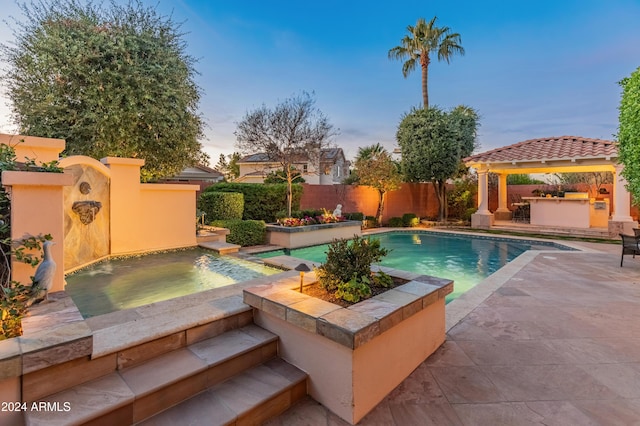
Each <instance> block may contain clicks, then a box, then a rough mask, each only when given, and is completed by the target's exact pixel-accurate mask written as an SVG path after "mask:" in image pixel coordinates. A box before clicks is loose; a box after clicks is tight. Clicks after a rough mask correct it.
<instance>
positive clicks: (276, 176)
mask: <svg viewBox="0 0 640 426" xmlns="http://www.w3.org/2000/svg"><path fill="white" fill-rule="evenodd" d="M293 169H294V170H293V176H294V177H293V180H292V181H291V182H292V183H304V182H305V180H304V178H303V177H302V173H300V171H299V170H297V169H296V168H295V167H294V168H293ZM286 181H287V174H286V173H285V172H284V170H272V171H270V172H269V174H267V177H265V178H264V183H284V182H286Z"/></svg>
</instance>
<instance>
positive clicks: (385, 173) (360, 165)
mask: <svg viewBox="0 0 640 426" xmlns="http://www.w3.org/2000/svg"><path fill="white" fill-rule="evenodd" d="M355 168H356V170H355V173H356V174H357V177H358V179H357V184H358V185H366V186H371V187H373V188H374V189H376V190H377V191H378V211H377V213H376V219H377V220H378V223H380V224H382V213H383V211H384V201H385V195H386V193H387V192H389V191H395V190H396V189H398V188H400V184H401V183H402V175H401V174H400V171H399V170H398V164H396V162H395V161H393V159H392V158H391V155H390V154H389V153H388V152H387V150H386V149H384V148H383V147H382V146H381V145H380V144H375V145H371V146H368V147H365V148H359V149H358V156H357V158H356V163H355Z"/></svg>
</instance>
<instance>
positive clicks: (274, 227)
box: [267, 220, 362, 234]
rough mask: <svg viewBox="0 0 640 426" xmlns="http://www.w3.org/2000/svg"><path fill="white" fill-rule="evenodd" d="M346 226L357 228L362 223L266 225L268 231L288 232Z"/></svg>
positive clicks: (351, 221) (353, 221)
mask: <svg viewBox="0 0 640 426" xmlns="http://www.w3.org/2000/svg"><path fill="white" fill-rule="evenodd" d="M348 226H357V227H358V229H359V228H360V227H361V226H362V223H360V222H358V221H357V220H346V221H344V222H335V223H316V224H314V225H305V226H282V225H273V224H268V225H267V231H268V232H285V233H288V234H291V233H295V232H312V231H317V230H318V229H329V228H344V227H348Z"/></svg>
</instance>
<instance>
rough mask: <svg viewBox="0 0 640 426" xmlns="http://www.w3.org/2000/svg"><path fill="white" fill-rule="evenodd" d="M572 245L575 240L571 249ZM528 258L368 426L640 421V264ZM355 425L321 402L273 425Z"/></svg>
mask: <svg viewBox="0 0 640 426" xmlns="http://www.w3.org/2000/svg"><path fill="white" fill-rule="evenodd" d="M561 243H563V244H565V242H561ZM571 245H573V246H580V247H582V248H584V249H585V250H587V251H586V252H559V251H555V252H551V251H547V252H538V253H535V252H528V253H525V254H523V255H522V256H521V257H519V258H518V259H516V260H515V261H514V262H512V263H511V264H509V265H508V266H507V267H505V268H503V269H502V270H501V271H500V272H499V273H498V274H494V275H492V276H491V277H490V278H489V279H488V280H487V281H485V282H484V283H483V285H480V286H478V287H476V288H475V289H473V290H471V291H470V292H468V293H466V294H465V295H463V296H461V297H460V298H459V299H457V300H455V301H453V302H451V303H450V304H449V305H447V340H446V342H445V344H444V345H443V346H442V347H441V348H440V349H438V351H436V353H434V354H433V355H432V356H431V357H429V358H428V359H427V360H426V361H425V362H423V363H422V364H421V365H420V366H419V367H418V368H417V369H416V370H414V372H413V373H412V374H411V375H410V376H409V377H408V378H407V379H405V380H404V381H403V382H402V383H401V384H400V385H399V386H398V387H397V388H396V389H395V390H394V391H393V392H392V393H391V394H389V395H388V396H387V397H386V398H385V399H384V400H383V401H382V402H381V403H380V404H379V405H378V406H377V407H376V408H375V409H374V410H373V411H372V412H371V413H369V414H368V415H367V416H366V417H365V418H364V419H363V420H362V421H361V422H360V423H359V424H361V425H403V426H405V425H427V424H434V425H438V426H442V425H525V424H526V425H536V424H539V425H629V424H638V421H639V420H640V259H633V258H632V257H631V256H625V260H624V267H622V268H621V267H620V251H621V248H620V246H619V245H613V244H597V243H571ZM316 424H318V425H320V424H322V425H324V424H326V425H346V424H347V423H345V422H344V421H343V420H341V419H340V418H338V417H337V416H335V415H334V414H332V413H330V412H329V411H327V410H326V409H325V408H324V407H322V406H321V405H319V404H318V403H316V402H315V401H313V400H312V399H310V398H307V399H304V400H303V401H302V402H301V403H299V404H298V405H296V406H294V407H293V408H291V409H289V410H288V411H287V412H285V413H284V414H282V415H280V416H279V417H277V418H274V419H272V420H270V421H269V422H267V425H269V426H279V425H283V426H284V425H286V426H291V425H316Z"/></svg>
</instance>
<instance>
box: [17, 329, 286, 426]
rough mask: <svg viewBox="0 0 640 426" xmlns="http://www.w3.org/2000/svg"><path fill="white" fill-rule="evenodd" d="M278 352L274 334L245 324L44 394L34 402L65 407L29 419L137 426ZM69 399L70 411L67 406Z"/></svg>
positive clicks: (28, 414) (32, 413) (31, 422)
mask: <svg viewBox="0 0 640 426" xmlns="http://www.w3.org/2000/svg"><path fill="white" fill-rule="evenodd" d="M276 353H277V336H276V335H274V334H272V333H270V332H268V331H266V330H264V329H262V328H260V327H258V326H256V325H254V324H251V325H247V326H245V327H242V328H239V329H236V330H231V331H228V332H226V333H223V334H221V335H219V336H216V337H212V338H210V339H206V340H202V341H199V342H198V343H194V344H192V345H189V346H187V347H184V348H180V349H177V350H174V351H172V352H169V353H165V354H163V355H160V356H157V357H155V358H152V359H149V360H146V361H145V362H143V363H141V364H138V365H136V366H133V367H130V368H125V369H123V370H119V371H117V372H114V373H111V374H108V375H106V376H104V377H100V378H97V379H94V380H92V381H89V382H86V383H83V384H80V385H76V386H73V387H70V388H68V389H65V390H63V391H61V392H58V393H56V394H53V395H49V396H47V397H45V398H42V399H40V400H38V401H36V404H40V403H48V402H49V403H54V406H60V407H61V410H60V411H53V412H52V411H51V410H43V411H27V412H26V413H25V421H26V424H27V425H75V424H84V423H87V422H92V423H94V422H97V423H98V424H123V425H124V424H133V423H136V422H140V421H142V420H145V419H146V418H148V417H150V416H153V415H155V414H157V413H159V412H161V411H162V410H165V409H166V408H167V407H171V406H172V405H175V404H178V403H180V402H182V401H184V400H187V399H189V398H191V397H192V396H194V395H196V394H199V393H201V392H203V391H205V390H206V389H208V388H211V387H212V386H216V385H217V384H219V383H221V382H223V381H224V380H227V379H229V378H230V377H232V376H233V375H235V374H238V373H240V372H242V371H244V370H247V369H250V368H253V367H255V366H257V365H260V364H262V363H265V362H267V361H269V360H271V359H273V358H274V357H275V356H276ZM56 402H57V403H58V404H57V405H56V404H55V403H56ZM27 403H28V404H32V402H30V401H28V402H27ZM65 403H67V404H68V406H69V410H66V411H65V410H64V408H65V406H66V405H65Z"/></svg>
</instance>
